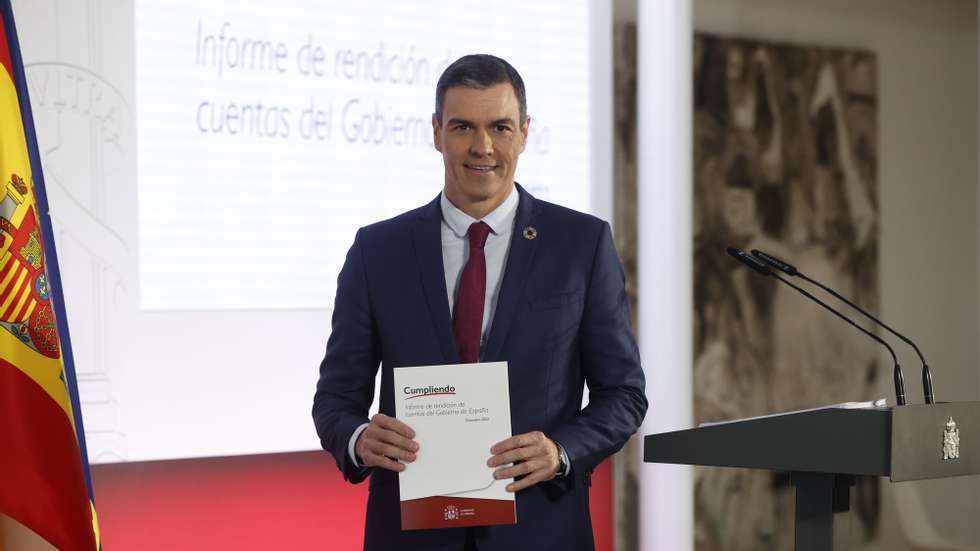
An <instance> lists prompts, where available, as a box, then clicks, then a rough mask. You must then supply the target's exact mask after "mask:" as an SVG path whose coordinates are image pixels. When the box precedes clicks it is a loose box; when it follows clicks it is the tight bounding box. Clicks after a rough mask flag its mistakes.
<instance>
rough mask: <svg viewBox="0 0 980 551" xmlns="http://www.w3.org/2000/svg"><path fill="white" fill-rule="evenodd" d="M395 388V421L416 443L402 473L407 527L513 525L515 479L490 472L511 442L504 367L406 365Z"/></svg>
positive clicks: (502, 364)
mask: <svg viewBox="0 0 980 551" xmlns="http://www.w3.org/2000/svg"><path fill="white" fill-rule="evenodd" d="M394 384H395V416H396V417H397V418H398V419H399V420H400V421H402V422H404V423H406V424H407V425H408V426H410V427H412V429H413V430H414V431H415V441H416V442H418V444H419V452H418V453H417V454H416V460H415V461H414V462H412V463H407V464H406V468H405V470H404V471H403V472H401V473H399V475H398V485H399V490H400V494H401V516H402V519H401V521H402V522H401V524H402V529H403V530H414V529H423V528H451V527H460V526H485V525H491V524H514V523H516V522H517V516H516V508H515V502H514V494H512V493H508V492H507V491H506V490H505V488H506V486H507V484H509V483H510V482H512V479H506V480H494V478H493V469H491V468H490V467H488V466H487V460H488V459H489V458H490V455H491V454H490V447H491V446H493V445H494V444H496V443H497V442H500V441H501V440H505V439H507V438H510V437H511V426H510V388H509V386H508V380H507V362H492V363H475V364H459V365H434V366H422V367H401V368H397V369H395V370H394Z"/></svg>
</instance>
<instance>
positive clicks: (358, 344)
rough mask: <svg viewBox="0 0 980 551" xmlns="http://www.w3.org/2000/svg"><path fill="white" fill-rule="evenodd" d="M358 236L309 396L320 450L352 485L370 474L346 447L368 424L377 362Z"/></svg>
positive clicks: (359, 234) (339, 285) (340, 279)
mask: <svg viewBox="0 0 980 551" xmlns="http://www.w3.org/2000/svg"><path fill="white" fill-rule="evenodd" d="M362 233H363V230H360V231H358V232H357V236H356V237H355V238H354V244H353V245H352V246H351V248H350V251H348V253H347V260H346V261H345V262H344V267H343V269H341V271H340V275H339V276H338V277H337V298H336V300H335V301H334V311H333V321H332V329H331V332H330V338H329V339H328V340H327V351H326V355H325V356H324V358H323V361H322V362H320V378H319V380H318V381H317V384H316V394H315V395H314V396H313V422H314V424H315V425H316V432H317V435H318V436H319V437H320V445H321V446H323V449H325V450H327V451H328V452H330V454H331V455H333V457H334V460H335V461H336V462H337V467H338V468H339V469H340V470H341V472H343V474H344V478H345V479H347V480H349V481H351V482H354V483H357V482H360V481H362V480H364V479H365V478H366V477H367V475H368V473H369V472H370V471H369V470H368V469H363V468H358V467H357V466H355V465H354V464H353V462H352V461H351V458H350V455H349V454H348V453H347V445H348V443H349V442H350V438H351V435H352V434H353V433H354V430H356V429H357V427H358V426H360V425H362V424H364V423H366V422H368V418H367V414H368V408H370V407H371V402H372V400H373V399H374V378H375V375H376V374H377V371H378V364H379V363H380V346H379V342H378V334H377V330H376V325H375V321H374V317H373V314H372V310H371V301H370V294H369V291H368V282H367V273H366V270H365V266H364V255H363V252H362V247H363V235H362Z"/></svg>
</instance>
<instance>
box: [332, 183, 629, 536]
mask: <svg viewBox="0 0 980 551" xmlns="http://www.w3.org/2000/svg"><path fill="white" fill-rule="evenodd" d="M517 190H518V192H519V193H520V200H519V203H518V207H517V216H516V220H515V226H514V232H513V237H512V241H511V244H510V252H509V255H508V257H507V260H506V266H505V267H504V273H503V281H502V283H501V288H500V294H499V295H498V298H497V305H496V310H495V313H494V317H493V322H492V326H491V327H490V333H489V337H488V339H487V342H486V344H485V345H484V349H483V357H482V360H483V361H506V362H508V376H509V382H510V396H511V426H512V429H513V433H514V434H522V433H526V432H530V431H536V430H539V431H542V432H544V433H545V434H546V435H547V436H549V437H550V438H552V439H553V440H555V441H556V442H558V443H560V444H561V445H562V446H563V447H564V448H565V451H566V453H567V454H568V457H569V460H570V461H571V472H570V474H569V476H567V477H558V478H555V479H554V480H552V481H549V482H545V483H540V484H537V485H535V486H532V487H531V488H528V489H526V490H523V491H521V492H519V493H518V494H517V524H516V525H507V526H489V527H480V528H473V529H472V530H475V537H476V541H477V545H478V547H479V549H480V550H481V551H483V550H496V549H499V550H507V551H515V550H519V549H537V550H546V549H562V550H575V549H592V548H593V543H592V542H593V536H592V525H591V520H590V518H589V495H588V487H589V485H590V483H591V479H590V477H591V474H592V470H593V469H594V468H595V467H596V465H598V464H599V463H600V462H601V461H602V460H603V459H604V458H606V457H607V456H609V455H610V454H612V453H614V452H616V451H617V450H619V449H620V448H621V447H622V446H623V444H624V443H625V442H626V440H627V439H628V438H629V436H630V435H631V434H633V433H634V432H635V431H636V429H637V428H638V427H639V425H640V422H641V421H642V420H643V416H644V414H645V413H646V409H647V399H646V397H645V396H644V377H643V371H642V369H641V366H640V358H639V353H638V351H637V347H636V342H635V340H634V338H633V335H632V332H631V326H630V314H629V304H628V302H627V298H626V291H625V286H624V275H623V269H622V265H621V264H620V262H619V257H618V256H617V254H616V250H615V247H614V246H613V240H612V234H611V232H610V229H609V225H608V224H607V223H605V222H603V221H602V220H600V219H598V218H596V217H594V216H590V215H587V214H582V213H579V212H575V211H573V210H570V209H566V208H564V207H560V206H558V205H554V204H551V203H547V202H545V201H541V200H537V199H535V198H534V197H532V196H531V195H530V194H529V193H527V192H526V191H525V190H524V189H523V188H521V187H520V186H517ZM441 224H442V212H441V209H440V206H439V198H438V197H436V199H435V200H433V201H432V202H431V203H429V204H428V205H425V206H423V207H421V208H418V209H415V210H412V211H409V212H407V213H405V214H402V215H400V216H398V217H395V218H392V219H390V220H386V221H383V222H379V223H377V224H373V225H370V226H367V227H364V228H361V229H360V230H359V231H358V232H357V236H356V237H355V239H354V244H353V246H351V248H350V251H349V252H348V253H347V260H346V262H345V264H344V267H343V269H342V270H341V272H340V276H339V277H338V280H337V298H336V302H335V305H334V312H333V331H332V333H331V334H330V338H329V340H328V342H327V351H326V356H325V357H324V359H323V362H322V363H321V364H320V379H319V381H318V382H317V387H316V395H315V397H314V401H313V419H314V422H315V424H316V429H317V433H318V434H319V436H320V442H321V444H322V445H323V448H324V449H325V450H327V451H328V452H330V453H331V454H332V455H333V457H334V459H335V460H336V462H337V466H338V467H339V468H340V470H341V471H342V472H343V474H344V477H345V478H346V479H347V480H349V481H351V482H354V483H357V482H360V481H362V480H364V479H365V478H366V477H367V476H368V474H370V475H371V482H370V495H369V498H368V508H367V524H366V528H365V542H364V548H365V549H366V550H369V551H376V550H377V551H387V550H393V549H398V550H413V549H419V550H423V549H424V550H426V551H429V550H442V549H445V550H452V551H458V550H460V549H462V547H463V542H464V537H465V533H464V530H465V529H463V528H460V529H438V530H411V531H402V530H401V528H400V513H399V498H398V477H397V474H396V473H393V472H390V471H386V470H384V469H367V470H365V469H358V468H356V467H355V466H354V465H353V464H352V462H351V460H350V457H349V455H348V453H347V445H348V442H349V440H350V437H351V435H352V433H353V432H354V430H355V429H356V428H357V427H358V426H359V425H361V424H362V423H365V422H367V421H368V418H367V413H368V408H369V407H370V405H371V402H372V399H373V394H374V381H375V375H376V373H377V370H378V366H379V364H380V366H381V401H380V410H381V412H382V413H384V414H386V415H389V416H394V415H395V403H394V389H393V384H392V368H396V367H404V366H420V365H434V364H453V363H459V355H458V352H457V350H456V344H455V340H454V337H453V329H452V319H451V317H450V309H449V302H448V299H447V293H446V279H445V273H444V270H443V263H442V241H441V233H440V227H441ZM527 227H534V228H535V229H536V230H537V236H536V237H535V238H533V239H527V238H526V237H525V235H524V233H525V232H524V230H525V228H527ZM584 384H588V388H589V404H588V407H586V408H585V409H582V401H581V400H582V390H583V385H584ZM421 453H423V454H424V453H425V450H422V451H421ZM487 456H488V458H489V450H488V454H487ZM409 468H411V467H410V466H409Z"/></svg>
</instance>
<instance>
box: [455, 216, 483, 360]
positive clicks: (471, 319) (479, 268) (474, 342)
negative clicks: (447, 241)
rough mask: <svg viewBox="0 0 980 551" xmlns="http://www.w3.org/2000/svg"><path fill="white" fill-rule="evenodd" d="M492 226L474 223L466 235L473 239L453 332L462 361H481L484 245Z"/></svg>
mask: <svg viewBox="0 0 980 551" xmlns="http://www.w3.org/2000/svg"><path fill="white" fill-rule="evenodd" d="M489 234H490V226H488V225H486V223H484V222H474V223H473V224H471V225H470V229H469V231H467V232H466V235H467V236H469V238H470V258H469V259H468V260H467V261H466V266H464V267H463V275H462V277H460V278H459V289H457V291H456V307H455V308H453V333H455V334H456V348H458V349H459V359H460V361H461V362H462V363H473V362H478V361H480V337H481V336H482V333H483V302H484V299H485V298H486V293H487V259H486V257H485V256H484V254H483V246H484V245H486V243H487V235H489Z"/></svg>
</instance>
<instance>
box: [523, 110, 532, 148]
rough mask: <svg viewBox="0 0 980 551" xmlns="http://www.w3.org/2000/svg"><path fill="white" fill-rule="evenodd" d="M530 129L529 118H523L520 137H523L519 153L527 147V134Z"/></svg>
mask: <svg viewBox="0 0 980 551" xmlns="http://www.w3.org/2000/svg"><path fill="white" fill-rule="evenodd" d="M530 129H531V117H528V116H525V117H524V125H523V126H522V127H521V136H522V137H523V140H522V143H521V153H524V148H525V147H527V132H528V130H530Z"/></svg>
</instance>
